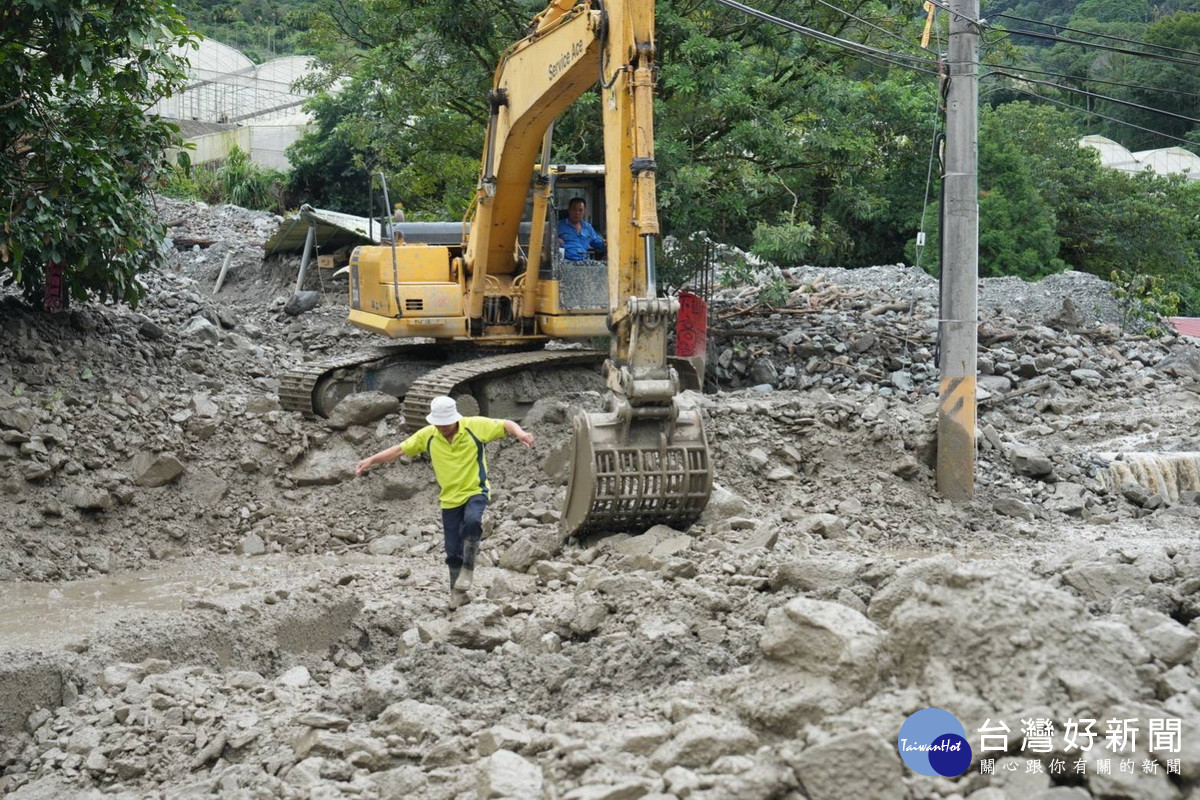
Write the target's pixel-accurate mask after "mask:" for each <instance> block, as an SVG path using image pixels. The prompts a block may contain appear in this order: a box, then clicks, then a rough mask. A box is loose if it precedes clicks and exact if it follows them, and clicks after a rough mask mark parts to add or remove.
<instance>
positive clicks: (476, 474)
mask: <svg viewBox="0 0 1200 800" xmlns="http://www.w3.org/2000/svg"><path fill="white" fill-rule="evenodd" d="M504 435H505V430H504V420H502V419H491V418H489V417H463V418H462V419H460V420H459V421H458V432H457V433H455V434H454V438H453V439H452V440H451V441H446V437H445V436H442V435H441V434H440V433H438V429H437V428H436V427H434V426H433V425H426V426H425V427H424V428H421V430H419V431H417V432H416V433H414V434H413V435H412V436H410V437H408V438H407V439H405V440H404V441H403V442H401V443H400V449H401V450H403V451H404V454H405V455H406V456H410V457H415V456H418V455H420V454H421V453H428V454H429V460H430V461H431V462H432V463H433V474H434V475H435V476H436V477H437V482H438V486H440V487H441V489H442V492H441V494H440V495H438V504H439V505H441V507H442V508H457V507H459V506H461V505H462V504H463V503H465V502H467V501H468V500H470V499H471V498H472V497H474V496H475V495H477V494H482V495H483V496H484V497H489V493H490V492H491V485H490V484H488V478H487V456H486V455H485V454H484V452H483V444H484V442H492V441H495V440H496V439H503V438H504Z"/></svg>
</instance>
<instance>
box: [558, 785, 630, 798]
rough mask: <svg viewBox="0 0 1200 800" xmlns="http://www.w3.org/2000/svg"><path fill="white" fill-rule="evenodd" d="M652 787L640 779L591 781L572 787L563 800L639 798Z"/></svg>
mask: <svg viewBox="0 0 1200 800" xmlns="http://www.w3.org/2000/svg"><path fill="white" fill-rule="evenodd" d="M649 791H650V789H649V788H648V787H647V786H646V785H645V784H644V783H641V782H639V781H626V782H624V783H616V784H607V783H606V784H597V783H589V784H585V785H583V786H580V787H578V788H575V789H572V790H571V791H569V792H567V793H566V794H565V795H563V800H638V798H639V797H645V796H646V793H647V792H649Z"/></svg>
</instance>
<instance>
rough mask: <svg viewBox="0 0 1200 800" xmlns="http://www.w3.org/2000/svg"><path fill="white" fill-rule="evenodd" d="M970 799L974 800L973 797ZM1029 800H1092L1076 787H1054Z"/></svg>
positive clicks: (1083, 790)
mask: <svg viewBox="0 0 1200 800" xmlns="http://www.w3.org/2000/svg"><path fill="white" fill-rule="evenodd" d="M971 797H972V798H974V797H975V795H971ZM1029 800H1092V796H1091V795H1090V794H1088V793H1087V790H1085V789H1081V788H1079V787H1078V786H1055V787H1054V788H1052V789H1046V790H1045V791H1041V792H1034V793H1033V794H1031V795H1029Z"/></svg>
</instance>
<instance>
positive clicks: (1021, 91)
mask: <svg viewBox="0 0 1200 800" xmlns="http://www.w3.org/2000/svg"><path fill="white" fill-rule="evenodd" d="M1005 88H1006V89H1008V90H1009V91H1012V92H1017V93H1018V94H1024V95H1029V96H1030V97H1036V98H1037V99H1038V100H1045V101H1046V102H1047V103H1054V104H1055V105H1058V106H1063V107H1064V108H1069V109H1071V110H1072V111H1078V112H1081V113H1083V114H1090V115H1091V116H1093V117H1099V118H1100V119H1104V120H1108V121H1109V122H1115V123H1117V124H1118V125H1126V126H1128V127H1130V128H1137V129H1138V130H1139V131H1145V132H1146V133H1153V134H1154V135H1155V136H1161V137H1162V138H1164V139H1171V140H1172V141H1176V142H1182V143H1183V144H1186V145H1188V146H1190V147H1194V146H1195V142H1190V141H1188V140H1187V139H1180V138H1179V137H1178V136H1172V135H1171V134H1169V133H1163V132H1162V131H1156V130H1154V129H1153V128H1146V127H1143V126H1141V125H1135V124H1134V123H1132V122H1126V121H1125V120H1123V119H1117V118H1116V117H1110V116H1108V115H1106V114H1101V113H1099V112H1098V111H1090V110H1088V109H1086V108H1080V107H1079V106H1073V105H1071V104H1070V103H1064V102H1063V101H1062V100H1055V99H1054V98H1053V97H1046V95H1044V94H1038V93H1037V92H1031V91H1029V90H1028V89H1022V88H1020V87H1018V86H1006V87H1005Z"/></svg>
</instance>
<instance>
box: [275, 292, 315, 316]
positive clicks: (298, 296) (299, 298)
mask: <svg viewBox="0 0 1200 800" xmlns="http://www.w3.org/2000/svg"><path fill="white" fill-rule="evenodd" d="M320 302H321V293H320V292H294V293H293V294H292V296H291V297H289V298H288V301H287V303H285V304H284V306H283V313H285V314H287V315H289V316H293V317H298V316H300V315H301V314H305V313H307V312H309V311H312V310H313V309H314V308H316V307H317V304H319V303H320Z"/></svg>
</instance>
